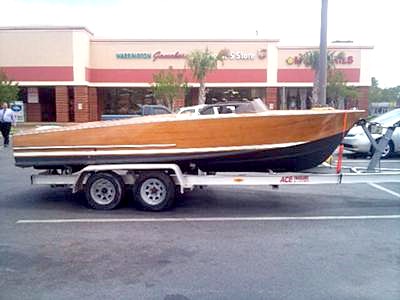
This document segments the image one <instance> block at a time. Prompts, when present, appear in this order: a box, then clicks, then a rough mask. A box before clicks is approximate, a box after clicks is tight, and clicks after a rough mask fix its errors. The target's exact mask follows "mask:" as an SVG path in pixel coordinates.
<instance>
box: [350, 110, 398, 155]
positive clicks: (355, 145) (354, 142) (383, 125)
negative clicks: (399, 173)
mask: <svg viewBox="0 0 400 300" xmlns="http://www.w3.org/2000/svg"><path fill="white" fill-rule="evenodd" d="M399 121H400V108H397V109H394V110H392V111H389V112H387V113H385V114H383V115H380V116H378V117H375V118H373V119H371V120H370V121H369V125H368V127H369V128H370V131H371V134H372V136H373V138H374V139H375V140H376V141H379V139H380V138H381V137H382V136H383V135H384V134H385V133H386V130H387V127H389V126H393V125H394V124H396V123H397V122H399ZM375 124H376V125H375ZM343 144H344V148H345V149H346V150H349V151H352V152H354V153H362V154H371V153H372V152H373V149H372V147H371V142H370V141H369V139H368V137H367V135H366V134H365V132H364V130H363V129H362V127H361V126H354V127H353V128H352V129H350V131H349V132H348V133H347V135H346V136H345V138H344V139H343ZM397 152H400V128H399V127H397V128H396V129H395V131H394V132H393V136H392V139H391V140H390V141H389V143H388V145H387V146H386V148H385V150H384V151H383V153H382V158H387V157H390V156H391V155H393V154H394V153H397Z"/></svg>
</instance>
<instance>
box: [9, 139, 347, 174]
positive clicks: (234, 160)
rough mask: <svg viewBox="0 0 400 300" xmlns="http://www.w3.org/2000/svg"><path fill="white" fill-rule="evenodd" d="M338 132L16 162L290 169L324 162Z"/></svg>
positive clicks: (18, 163)
mask: <svg viewBox="0 0 400 300" xmlns="http://www.w3.org/2000/svg"><path fill="white" fill-rule="evenodd" d="M342 137H343V136H342V134H338V135H335V136H331V137H328V138H325V139H321V140H318V141H314V142H310V143H305V144H301V145H297V146H291V147H285V148H278V149H268V150H248V151H247V150H246V151H230V152H208V153H196V154H186V153H185V154H165V155H152V156H144V155H141V156H139V155H137V156H127V155H125V156H124V155H120V156H110V155H105V156H79V157H16V158H15V160H16V166H18V167H34V168H37V169H56V168H63V167H65V166H71V167H74V166H76V167H82V166H87V165H99V164H128V163H175V164H178V165H179V166H181V168H182V169H184V170H187V169H188V167H189V164H195V165H196V166H197V167H198V168H199V169H201V170H202V171H209V172H266V171H268V170H273V171H276V172H291V171H301V170H306V169H310V168H313V167H316V166H318V165H319V164H321V163H322V162H324V161H325V160H326V159H327V158H328V157H329V156H330V155H331V154H332V153H333V151H334V150H335V149H336V147H337V146H338V145H339V144H340V142H341V140H342Z"/></svg>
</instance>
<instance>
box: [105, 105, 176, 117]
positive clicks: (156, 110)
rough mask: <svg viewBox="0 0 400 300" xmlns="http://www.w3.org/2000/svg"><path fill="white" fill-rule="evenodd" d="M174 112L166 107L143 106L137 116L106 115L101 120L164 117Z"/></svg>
mask: <svg viewBox="0 0 400 300" xmlns="http://www.w3.org/2000/svg"><path fill="white" fill-rule="evenodd" d="M171 113H172V112H171V111H170V110H169V109H168V108H167V107H165V106H164V105H147V104H146V105H142V106H141V107H140V109H139V111H138V112H136V113H135V114H126V115H117V114H115V115H114V114H113V115H111V114H104V115H102V116H101V120H103V121H108V120H116V119H125V118H132V117H142V116H151V115H164V114H171Z"/></svg>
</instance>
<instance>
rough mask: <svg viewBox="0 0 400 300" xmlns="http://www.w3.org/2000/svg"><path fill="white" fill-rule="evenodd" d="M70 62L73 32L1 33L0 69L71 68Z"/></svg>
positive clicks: (5, 31) (19, 31)
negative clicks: (1, 67) (0, 67)
mask: <svg viewBox="0 0 400 300" xmlns="http://www.w3.org/2000/svg"><path fill="white" fill-rule="evenodd" d="M72 63H73V57H72V31H56V30H51V31H46V30H38V31H36V30H35V31H34V30H26V31H24V30H1V31H0V66H3V67H19V66H21V67H31V66H72Z"/></svg>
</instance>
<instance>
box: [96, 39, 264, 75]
mask: <svg viewBox="0 0 400 300" xmlns="http://www.w3.org/2000/svg"><path fill="white" fill-rule="evenodd" d="M267 46H268V43H267V41H260V42H251V41H250V42H230V41H112V40H110V41H101V40H92V42H91V46H90V67H91V68H99V69H165V68H168V67H169V66H172V67H173V68H176V69H182V68H184V67H185V59H184V58H179V59H157V60H156V61H153V58H150V59H143V58H136V59H118V58H117V57H116V54H117V53H149V54H151V56H153V54H154V53H155V52H157V51H161V52H162V53H164V54H166V53H168V54H173V53H176V52H177V51H179V53H182V54H188V53H190V52H191V51H193V50H195V49H200V50H204V49H205V48H206V47H208V49H209V50H210V51H211V52H213V53H214V54H217V53H218V52H219V51H220V50H222V49H229V50H230V51H231V53H232V52H234V53H236V54H239V52H240V53H243V54H251V55H252V56H254V59H226V60H225V61H224V63H223V64H219V68H220V69H266V68H267V57H264V58H260V57H259V55H258V53H259V51H261V49H267ZM267 56H268V55H267Z"/></svg>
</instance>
